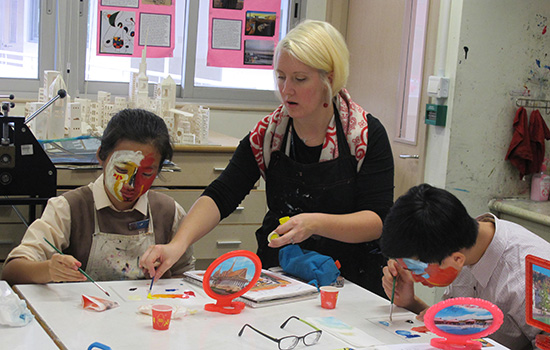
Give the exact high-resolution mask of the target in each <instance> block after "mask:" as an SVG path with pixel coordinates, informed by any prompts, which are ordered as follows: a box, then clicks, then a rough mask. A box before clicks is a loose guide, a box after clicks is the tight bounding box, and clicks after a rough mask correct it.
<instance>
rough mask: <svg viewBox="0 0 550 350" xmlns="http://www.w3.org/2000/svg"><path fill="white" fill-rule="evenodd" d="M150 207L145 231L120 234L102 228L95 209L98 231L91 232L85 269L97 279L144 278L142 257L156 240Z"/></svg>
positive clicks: (96, 228)
mask: <svg viewBox="0 0 550 350" xmlns="http://www.w3.org/2000/svg"><path fill="white" fill-rule="evenodd" d="M147 211H148V216H149V224H148V226H147V229H146V230H145V232H141V233H138V234H135V235H121V234H116V233H105V232H101V231H100V229H99V223H98V221H97V213H96V210H94V221H95V229H94V232H95V233H94V234H93V236H92V248H91V249H90V256H89V257H88V264H87V266H86V273H88V274H89V275H90V276H91V277H92V278H93V279H95V280H98V281H106V280H110V281H116V280H126V279H141V278H145V275H144V273H143V271H142V270H141V268H140V267H139V258H140V256H141V255H142V254H143V253H144V252H145V250H146V249H147V248H148V247H150V246H152V245H154V244H155V235H154V233H153V227H154V226H153V216H152V215H151V208H150V206H149V204H147Z"/></svg>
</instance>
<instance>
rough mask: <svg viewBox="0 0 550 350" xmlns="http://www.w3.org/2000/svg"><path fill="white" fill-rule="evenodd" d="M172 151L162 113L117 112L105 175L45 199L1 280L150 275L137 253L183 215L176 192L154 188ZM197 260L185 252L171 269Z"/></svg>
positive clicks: (165, 238)
mask: <svg viewBox="0 0 550 350" xmlns="http://www.w3.org/2000/svg"><path fill="white" fill-rule="evenodd" d="M172 153H173V150H172V145H171V144H170V136H169V134H168V129H167V127H166V124H165V123H164V121H163V120H162V118H160V117H158V116H157V115H155V114H153V113H151V112H148V111H145V110H140V109H125V110H122V111H120V112H119V113H117V114H116V115H115V116H114V117H113V118H112V119H111V121H110V122H109V124H108V125H107V128H106V129H105V132H104V134H103V137H102V139H101V145H100V147H99V149H98V151H97V157H98V160H99V163H100V164H101V166H102V167H103V174H102V175H101V176H100V177H99V178H98V179H97V180H96V181H95V182H93V183H90V184H89V185H87V186H82V187H80V188H77V189H75V190H71V191H68V192H67V193H64V194H63V195H61V196H58V197H55V198H51V199H50V200H49V201H48V205H47V206H46V208H45V209H44V213H43V215H42V217H41V218H40V219H38V220H36V221H34V222H33V223H32V224H31V225H30V226H29V228H28V229H27V232H26V233H25V236H24V237H23V239H22V241H21V244H20V245H19V246H17V247H15V248H14V249H13V250H12V251H11V252H10V254H9V255H8V258H7V259H6V263H5V265H4V269H3V272H2V279H5V280H6V281H8V283H10V284H18V283H48V282H61V281H86V280H87V279H88V278H87V277H86V276H85V275H86V274H87V275H88V276H90V279H93V280H96V281H105V280H121V279H139V278H145V277H147V276H145V275H144V273H143V271H142V270H141V269H140V268H139V257H140V256H141V254H143V252H144V251H145V250H146V249H147V247H149V246H150V245H154V244H164V243H168V242H169V241H170V240H171V238H172V236H173V235H174V233H175V232H176V230H177V228H178V226H179V224H180V222H181V220H182V219H183V217H184V215H185V211H184V210H183V208H182V207H181V206H180V205H179V204H178V203H176V202H175V201H174V200H173V199H172V198H171V197H169V196H167V195H165V194H162V193H158V192H155V191H151V190H149V188H150V187H151V185H152V183H153V181H154V179H155V178H156V176H157V174H158V173H159V172H160V170H161V168H162V164H163V162H164V160H166V159H171V157H172ZM50 244H51V245H52V246H50ZM56 251H61V252H62V253H63V254H59V253H57V252H56ZM194 263H195V259H194V257H193V253H192V251H190V252H189V251H188V252H186V253H185V254H184V255H183V256H182V257H181V258H180V259H179V261H178V262H177V263H176V264H175V265H174V266H173V267H172V269H171V270H170V272H171V274H177V275H180V274H182V273H183V272H184V271H187V270H190V269H193V268H194ZM80 269H81V270H82V271H85V273H81V272H79V270H80Z"/></svg>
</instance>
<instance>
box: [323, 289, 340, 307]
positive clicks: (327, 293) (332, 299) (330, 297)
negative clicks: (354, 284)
mask: <svg viewBox="0 0 550 350" xmlns="http://www.w3.org/2000/svg"><path fill="white" fill-rule="evenodd" d="M319 289H320V290H321V306H322V307H323V308H325V309H334V308H335V307H336V301H337V300H338V292H339V290H338V288H336V287H333V286H324V287H321V288H319Z"/></svg>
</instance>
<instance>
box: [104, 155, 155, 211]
mask: <svg viewBox="0 0 550 350" xmlns="http://www.w3.org/2000/svg"><path fill="white" fill-rule="evenodd" d="M154 161H155V157H154V156H153V155H146V156H144V155H143V154H142V153H141V151H137V152H136V151H129V150H121V151H115V152H113V154H112V155H111V158H110V159H109V162H108V163H107V165H106V167H105V186H106V188H107V190H108V191H109V192H110V193H111V194H112V195H113V196H115V198H116V199H118V200H119V201H121V202H133V201H135V200H137V199H138V198H139V197H140V196H141V195H142V194H143V193H145V192H147V190H149V188H150V187H151V185H152V184H153V181H154V180H155V177H156V175H157V169H156V168H154V167H153V163H154Z"/></svg>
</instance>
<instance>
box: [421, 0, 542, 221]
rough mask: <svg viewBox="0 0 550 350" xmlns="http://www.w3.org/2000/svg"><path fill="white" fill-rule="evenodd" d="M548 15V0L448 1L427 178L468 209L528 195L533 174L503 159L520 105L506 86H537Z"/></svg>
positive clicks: (513, 90)
mask: <svg viewBox="0 0 550 350" xmlns="http://www.w3.org/2000/svg"><path fill="white" fill-rule="evenodd" d="M549 16H550V2H549V1H547V0H524V1H516V0H483V1H480V0H463V1H460V0H459V1H456V0H453V1H452V7H451V23H450V30H449V41H448V46H447V48H448V51H447V61H446V62H447V63H446V76H448V77H450V78H451V89H450V94H451V97H450V98H449V99H448V103H447V104H448V108H449V110H448V115H447V125H446V126H445V127H436V126H428V143H427V160H426V170H425V179H426V182H429V183H432V184H434V185H438V186H441V187H445V188H446V189H447V190H449V191H451V192H452V193H454V194H455V195H456V196H457V197H458V198H459V199H460V200H461V201H462V202H463V203H464V204H465V206H466V208H467V209H468V211H469V212H470V214H471V215H478V214H481V213H483V212H487V211H488V207H487V203H488V202H489V201H490V199H492V198H494V197H510V196H521V197H527V196H528V195H529V188H530V179H525V180H524V181H522V180H521V179H520V178H519V172H518V170H517V169H516V168H515V167H513V166H512V165H511V164H510V162H509V161H505V160H504V158H505V155H506V152H507V150H508V146H509V144H510V141H511V138H512V133H513V127H512V123H513V119H514V115H515V111H516V109H517V107H516V106H515V98H516V96H512V95H511V93H512V94H513V93H516V91H522V90H524V85H525V86H527V87H528V88H529V89H531V91H532V92H533V91H534V90H535V91H537V90H538V88H536V86H535V84H533V82H532V81H530V80H529V78H530V77H532V73H530V71H531V70H538V68H537V67H536V60H537V59H539V60H541V65H542V66H544V65H550V57H548V51H549V49H550V33H546V32H545V31H544V30H545V27H546V25H547V24H548V23H547V22H548V17H549ZM464 47H467V48H468V53H467V56H466V52H465V50H464ZM439 49H440V48H438V50H439ZM541 71H545V72H546V73H548V69H546V70H544V68H543V69H542V70H541ZM547 77H548V76H547ZM544 92H546V93H547V94H548V93H549V91H548V88H547V87H546V88H545V89H544ZM549 97H550V96H549ZM528 113H531V110H528ZM542 114H543V118H544V119H545V121H546V123H547V124H549V123H550V115H548V114H546V113H544V112H542ZM547 148H548V147H547ZM442 150H443V151H442ZM546 154H547V156H548V154H549V152H548V150H547V152H546Z"/></svg>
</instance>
